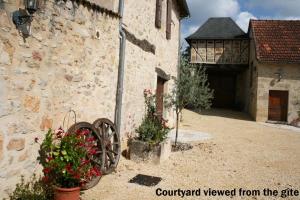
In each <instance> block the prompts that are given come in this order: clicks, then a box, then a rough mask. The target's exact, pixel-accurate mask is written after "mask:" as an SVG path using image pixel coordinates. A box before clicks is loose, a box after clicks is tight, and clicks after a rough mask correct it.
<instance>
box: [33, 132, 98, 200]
mask: <svg viewBox="0 0 300 200" xmlns="http://www.w3.org/2000/svg"><path fill="white" fill-rule="evenodd" d="M96 145H97V144H96V142H95V138H94V137H93V136H92V135H91V134H90V130H88V129H80V130H78V131H77V132H76V133H66V132H64V130H63V129H62V128H59V129H58V130H56V131H52V130H49V131H48V132H47V134H46V137H45V139H44V140H43V142H42V144H41V146H40V151H39V153H40V158H39V159H40V163H41V164H42V166H43V172H44V178H43V179H44V181H45V182H48V183H50V184H52V185H53V186H54V199H55V200H66V199H68V200H79V196H80V188H81V187H82V186H83V185H84V184H86V183H87V182H88V181H89V180H91V179H92V178H94V177H95V176H101V172H100V169H99V168H97V167H94V166H93V165H92V163H91V162H90V160H89V158H90V157H91V156H93V155H94V154H96Z"/></svg>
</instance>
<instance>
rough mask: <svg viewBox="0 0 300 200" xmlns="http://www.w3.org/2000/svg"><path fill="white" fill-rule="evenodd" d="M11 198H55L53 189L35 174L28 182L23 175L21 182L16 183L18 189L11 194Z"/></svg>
mask: <svg viewBox="0 0 300 200" xmlns="http://www.w3.org/2000/svg"><path fill="white" fill-rule="evenodd" d="M9 199H10V200H50V199H53V189H52V186H49V185H47V184H46V183H45V182H44V181H43V180H42V179H41V177H37V176H36V175H35V174H33V176H32V177H31V178H30V179H29V181H28V182H26V181H25V179H24V176H21V182H20V183H18V184H17V185H16V189H15V190H14V191H13V192H12V193H11V194H10V195H9Z"/></svg>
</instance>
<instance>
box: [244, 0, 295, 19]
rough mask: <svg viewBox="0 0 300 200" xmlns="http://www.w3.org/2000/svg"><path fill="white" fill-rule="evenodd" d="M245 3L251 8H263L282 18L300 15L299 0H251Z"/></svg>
mask: <svg viewBox="0 0 300 200" xmlns="http://www.w3.org/2000/svg"><path fill="white" fill-rule="evenodd" d="M245 5H246V6H247V7H249V8H251V9H256V8H262V9H264V10H265V11H269V12H273V13H274V15H275V16H278V17H281V18H285V17H290V16H299V15H300V13H299V10H300V1H299V0H263V1H262V0H250V1H248V2H247V3H245Z"/></svg>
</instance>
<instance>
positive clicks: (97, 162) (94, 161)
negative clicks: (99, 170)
mask: <svg viewBox="0 0 300 200" xmlns="http://www.w3.org/2000/svg"><path fill="white" fill-rule="evenodd" d="M89 159H90V160H91V161H92V162H93V163H95V164H97V165H99V166H101V165H102V164H101V162H99V161H97V160H95V159H93V158H89Z"/></svg>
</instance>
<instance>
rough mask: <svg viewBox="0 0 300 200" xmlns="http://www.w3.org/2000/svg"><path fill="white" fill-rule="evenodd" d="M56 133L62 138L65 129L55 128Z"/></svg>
mask: <svg viewBox="0 0 300 200" xmlns="http://www.w3.org/2000/svg"><path fill="white" fill-rule="evenodd" d="M55 134H56V137H57V138H62V136H63V134H64V130H63V129H62V128H61V127H60V128H59V129H57V130H55Z"/></svg>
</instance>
